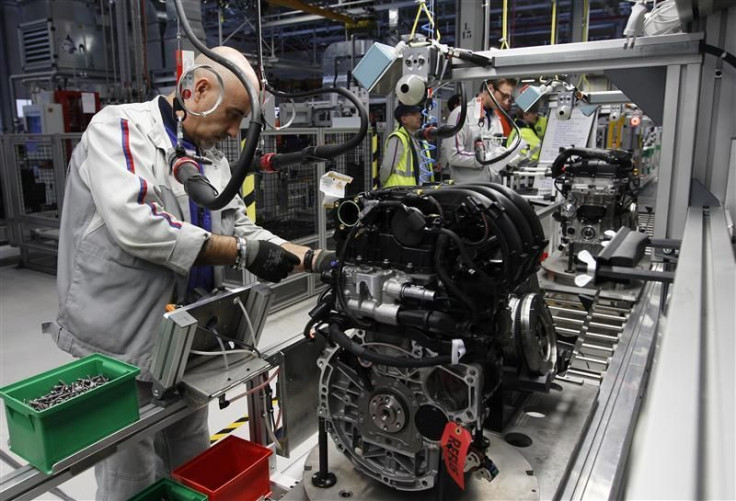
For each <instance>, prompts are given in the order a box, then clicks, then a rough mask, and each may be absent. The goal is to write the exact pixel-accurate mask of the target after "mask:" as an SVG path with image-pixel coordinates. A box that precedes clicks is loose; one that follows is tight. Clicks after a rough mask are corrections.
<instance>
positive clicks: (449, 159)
mask: <svg viewBox="0 0 736 501" xmlns="http://www.w3.org/2000/svg"><path fill="white" fill-rule="evenodd" d="M466 106H467V108H468V114H467V117H466V118H465V124H464V125H463V127H462V129H460V131H459V132H458V133H457V134H456V135H454V136H452V137H448V138H445V139H443V140H442V157H443V159H444V165H449V166H450V175H451V177H452V179H453V180H454V181H455V182H456V183H478V182H483V183H488V182H499V181H500V179H501V178H500V176H499V175H498V172H499V171H500V170H501V169H503V168H504V167H505V166H506V163H507V162H503V161H501V162H496V163H494V164H491V165H481V164H480V163H479V162H478V161H477V160H476V158H475V138H477V137H478V136H480V137H482V138H483V143H484V144H485V147H486V158H493V157H495V156H497V155H499V154H501V153H503V152H505V151H506V148H505V147H504V146H503V144H505V141H504V140H503V137H501V138H500V139H496V138H495V135H496V134H500V135H501V136H503V126H502V125H501V119H500V118H499V117H498V116H497V115H496V114H495V113H491V114H490V120H489V119H488V117H486V113H485V110H484V109H483V104H482V102H481V100H480V98H479V97H476V98H474V99H472V100H470V101H468V103H467V104H466ZM460 111H461V108H460V106H458V107H456V108H455V109H454V110H452V112H451V113H450V116H449V117H447V123H448V124H453V125H454V124H457V123H458V121H459V120H460ZM481 117H482V121H481ZM479 122H480V123H481V125H479Z"/></svg>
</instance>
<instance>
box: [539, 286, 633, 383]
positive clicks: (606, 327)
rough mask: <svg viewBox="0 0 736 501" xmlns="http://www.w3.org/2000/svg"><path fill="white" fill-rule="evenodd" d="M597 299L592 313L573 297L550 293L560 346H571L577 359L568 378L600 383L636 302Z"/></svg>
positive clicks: (572, 361)
mask: <svg viewBox="0 0 736 501" xmlns="http://www.w3.org/2000/svg"><path fill="white" fill-rule="evenodd" d="M592 299H593V303H592V305H591V307H590V309H589V310H586V309H585V307H584V306H583V304H582V302H581V301H580V298H579V297H578V296H576V295H573V294H567V293H560V292H549V291H548V292H547V293H546V295H545V301H546V302H547V306H548V307H549V310H550V312H551V313H552V319H553V320H554V323H555V328H556V330H557V339H558V343H560V344H563V345H569V346H571V347H572V349H573V357H572V360H571V363H570V367H569V368H568V370H567V372H566V373H565V376H572V377H575V378H582V379H584V380H586V381H588V382H592V383H594V384H600V383H601V382H602V381H603V378H604V377H605V375H606V371H607V370H608V366H609V365H610V363H611V358H612V357H613V354H614V351H615V350H616V348H617V347H618V344H619V341H621V335H622V333H623V330H624V326H625V325H626V322H627V321H628V320H629V315H630V313H631V309H632V308H633V306H634V303H633V302H631V301H626V300H612V299H604V298H601V297H600V295H599V294H596V296H595V297H594V298H592Z"/></svg>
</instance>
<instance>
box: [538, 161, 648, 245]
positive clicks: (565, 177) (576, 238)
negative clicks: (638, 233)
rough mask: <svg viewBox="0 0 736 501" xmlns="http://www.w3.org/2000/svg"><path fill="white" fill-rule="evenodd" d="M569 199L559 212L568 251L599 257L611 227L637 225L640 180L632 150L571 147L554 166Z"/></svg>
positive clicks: (555, 173)
mask: <svg viewBox="0 0 736 501" xmlns="http://www.w3.org/2000/svg"><path fill="white" fill-rule="evenodd" d="M552 175H553V176H554V177H555V186H556V187H557V189H558V190H559V191H560V192H561V193H562V195H563V196H564V197H565V200H564V202H563V203H562V205H561V206H560V208H559V210H558V211H557V213H556V218H557V219H558V220H559V221H560V223H561V225H562V238H563V242H565V243H567V246H566V251H567V252H568V253H569V252H574V253H577V252H579V251H582V250H588V251H589V252H590V253H591V254H593V255H597V254H598V252H599V251H600V249H601V242H603V241H604V240H608V239H610V237H608V236H607V235H606V232H607V231H609V230H610V231H614V232H615V231H616V230H618V229H619V228H620V227H622V226H625V227H627V228H631V229H635V228H636V224H637V204H636V188H637V186H636V184H637V182H638V178H637V176H636V175H635V170H634V166H633V163H632V162H631V154H630V153H628V152H625V151H620V150H593V149H570V150H566V151H564V152H562V153H561V154H560V156H559V157H558V158H557V159H556V160H555V163H554V165H553V166H552Z"/></svg>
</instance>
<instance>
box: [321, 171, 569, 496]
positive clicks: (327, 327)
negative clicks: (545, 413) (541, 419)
mask: <svg viewBox="0 0 736 501" xmlns="http://www.w3.org/2000/svg"><path fill="white" fill-rule="evenodd" d="M511 214H512V215H511ZM336 219H337V223H338V225H337V227H338V230H337V231H336V236H335V238H336V240H337V241H338V255H339V260H338V264H337V265H336V267H335V268H334V269H333V270H332V272H331V273H330V274H329V276H326V277H323V279H324V280H325V281H326V282H327V283H329V284H330V286H331V287H330V288H329V289H328V290H327V291H326V292H325V293H323V295H322V296H321V299H320V302H319V304H318V306H317V307H316V308H315V309H314V310H313V314H312V317H313V321H312V322H311V323H310V326H309V327H310V328H312V330H313V331H314V332H318V333H320V334H322V335H325V336H326V337H327V339H328V340H329V341H331V342H332V346H330V347H328V348H327V349H326V350H325V351H324V352H323V354H322V356H321V357H320V358H319V360H318V364H319V367H320V369H321V379H320V395H319V415H320V417H321V418H324V420H325V422H326V429H327V431H328V432H329V434H330V435H331V436H332V438H333V440H334V442H335V444H336V446H337V448H338V450H339V451H341V452H342V453H343V454H345V456H346V457H348V458H349V459H350V461H351V462H352V463H353V465H354V466H355V468H356V469H357V470H359V471H361V472H362V473H364V474H365V475H367V476H369V477H372V478H374V479H375V480H377V481H379V482H382V483H384V484H386V485H389V486H391V487H394V488H396V489H400V490H406V491H420V490H426V489H430V488H432V487H434V486H435V485H436V483H437V482H438V478H439V474H440V470H441V468H444V464H443V461H442V460H441V458H442V457H443V456H444V455H445V454H446V452H444V453H443V447H442V445H441V441H440V439H441V437H442V435H443V432H445V429H446V427H448V426H449V425H452V426H455V425H460V426H461V427H462V428H464V429H465V430H467V431H468V432H469V433H470V435H472V444H471V445H470V446H469V449H468V451H467V459H466V461H465V464H464V465H463V471H464V472H465V473H468V474H471V473H472V474H474V475H475V476H477V477H482V478H485V479H487V480H492V479H493V478H494V476H495V475H496V474H497V473H498V471H497V470H496V468H495V465H494V464H493V462H492V460H491V458H490V457H489V456H488V455H487V454H486V453H487V452H488V442H487V440H486V439H484V437H483V433H482V432H483V423H484V421H485V420H486V418H487V417H488V415H489V413H490V411H491V409H490V408H489V401H490V397H491V395H493V393H494V392H495V391H497V390H498V389H499V387H500V386H501V385H502V382H503V383H504V384H505V381H506V378H507V377H508V376H509V375H511V378H512V379H514V380H515V382H517V383H518V381H519V380H523V381H525V382H527V383H529V384H532V385H536V387H535V389H541V390H545V389H548V388H549V384H550V382H551V380H552V378H553V377H554V374H555V370H556V368H557V367H556V362H557V349H556V340H555V332H554V326H553V325H552V319H551V316H550V314H549V311H548V310H547V309H546V305H544V302H543V301H542V300H541V296H539V295H538V294H536V293H534V292H533V291H531V289H530V288H529V286H528V278H529V276H530V275H532V274H533V273H534V272H535V271H536V270H537V269H538V263H539V255H540V254H541V252H542V251H543V249H544V247H545V245H546V243H547V242H546V241H545V240H544V235H543V232H542V230H541V226H538V224H539V221H538V219H536V216H534V214H533V211H531V208H530V207H529V206H528V204H527V202H526V201H524V200H523V199H521V197H518V196H514V195H513V194H512V193H509V191H508V190H506V189H505V188H504V187H502V186H498V185H491V184H484V185H477V186H470V185H469V186H467V187H465V186H464V187H462V188H461V189H458V188H456V187H449V186H440V187H438V188H437V189H435V190H432V191H431V193H430V195H423V194H422V192H421V191H415V190H411V189H409V188H406V189H403V188H399V189H395V188H394V189H388V190H381V191H377V192H370V193H364V194H362V195H360V196H359V197H357V198H356V199H353V200H343V201H341V202H339V203H338V204H337V208H336ZM490 221H493V222H492V223H490ZM471 248H472V250H469V249H471ZM522 310H524V311H525V313H524V314H523V315H522V313H523V311H522ZM522 317H523V319H522ZM532 317H533V318H532ZM530 319H531V320H530Z"/></svg>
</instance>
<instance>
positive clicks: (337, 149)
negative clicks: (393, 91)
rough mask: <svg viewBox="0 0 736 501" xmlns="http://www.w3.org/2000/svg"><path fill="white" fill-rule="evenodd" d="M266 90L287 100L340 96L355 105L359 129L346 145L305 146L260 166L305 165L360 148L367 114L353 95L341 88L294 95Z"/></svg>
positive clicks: (273, 158)
mask: <svg viewBox="0 0 736 501" xmlns="http://www.w3.org/2000/svg"><path fill="white" fill-rule="evenodd" d="M268 90H269V91H270V92H271V93H272V94H274V95H275V96H278V97H288V98H301V97H310V96H316V95H319V94H340V95H341V96H343V97H345V98H347V99H348V100H350V102H352V103H353V104H354V105H355V108H356V109H357V110H358V114H359V115H360V129H359V130H358V132H357V133H355V134H354V135H353V137H351V138H350V139H349V140H348V141H347V142H346V143H343V144H329V145H321V146H307V147H306V148H304V149H303V150H301V151H295V152H293V153H277V154H276V155H272V156H270V157H269V158H268V165H267V166H262V167H264V168H266V169H268V168H272V169H278V168H279V167H284V166H286V165H291V164H295V163H305V162H309V161H318V160H323V159H331V158H335V157H336V156H338V155H342V154H343V153H347V152H348V151H351V150H354V149H355V148H357V147H358V146H360V143H361V142H363V139H364V138H365V136H366V134H367V133H368V113H367V112H366V110H365V108H364V107H363V103H361V102H360V100H358V98H357V97H356V96H355V94H353V93H352V92H350V91H348V90H346V89H343V88H342V87H334V88H332V87H324V88H321V89H317V90H311V91H306V92H299V93H296V94H287V93H285V92H280V91H277V90H275V89H273V88H270V87H269V89H268Z"/></svg>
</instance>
